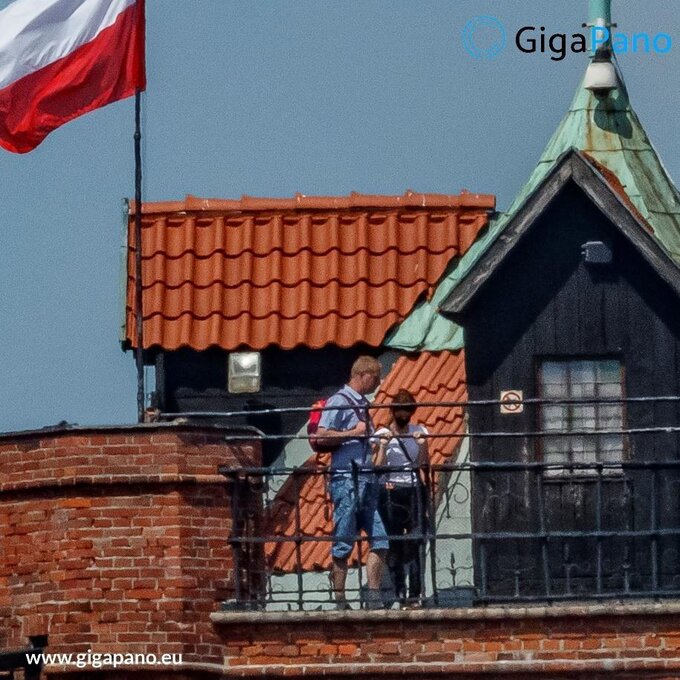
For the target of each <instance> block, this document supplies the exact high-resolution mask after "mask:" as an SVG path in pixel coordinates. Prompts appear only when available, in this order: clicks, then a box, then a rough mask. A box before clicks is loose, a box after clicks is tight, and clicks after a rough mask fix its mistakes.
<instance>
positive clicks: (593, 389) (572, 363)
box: [539, 359, 624, 463]
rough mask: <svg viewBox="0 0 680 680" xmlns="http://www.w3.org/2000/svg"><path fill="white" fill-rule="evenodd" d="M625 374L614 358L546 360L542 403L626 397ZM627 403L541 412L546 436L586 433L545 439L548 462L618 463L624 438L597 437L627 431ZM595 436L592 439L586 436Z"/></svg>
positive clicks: (543, 409) (549, 408)
mask: <svg viewBox="0 0 680 680" xmlns="http://www.w3.org/2000/svg"><path fill="white" fill-rule="evenodd" d="M622 378H623V371H622V367H621V363H620V362H619V361H617V360H615V359H603V360H593V359H571V360H565V361H554V360H553V361H544V362H543V363H542V364H541V366H540V370H539V380H540V383H541V384H540V394H541V396H542V397H543V398H544V399H555V398H557V399H575V400H583V401H593V402H596V401H597V400H599V399H617V398H620V397H622V396H623V385H622ZM623 421H624V418H623V403H604V404H600V403H584V404H579V403H575V404H566V405H564V406H561V405H560V406H553V405H544V406H542V407H541V427H542V429H543V430H544V431H546V432H555V431H556V430H559V431H561V432H576V431H578V432H582V433H584V434H579V435H576V434H574V435H573V436H567V437H546V438H545V440H544V441H543V456H544V460H545V461H546V462H563V463H565V462H568V461H570V460H571V461H573V462H575V463H590V462H596V461H602V462H614V461H619V460H621V458H622V456H623V435H621V434H602V435H600V434H597V432H598V431H601V430H620V429H622V428H623ZM585 432H593V434H585Z"/></svg>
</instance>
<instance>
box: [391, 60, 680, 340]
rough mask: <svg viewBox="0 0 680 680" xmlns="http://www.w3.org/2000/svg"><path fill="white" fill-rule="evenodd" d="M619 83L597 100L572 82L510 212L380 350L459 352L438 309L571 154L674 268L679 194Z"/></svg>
mask: <svg viewBox="0 0 680 680" xmlns="http://www.w3.org/2000/svg"><path fill="white" fill-rule="evenodd" d="M619 83H620V87H619V88H618V89H617V90H616V91H614V92H613V93H612V94H610V95H609V96H608V97H606V98H598V97H597V96H595V95H594V94H593V93H592V92H591V91H590V90H586V89H585V88H584V87H583V83H580V84H579V86H578V88H577V90H576V94H575V95H574V98H573V101H572V103H571V106H570V107H569V111H568V112H567V114H566V115H565V117H564V119H563V120H562V122H561V123H560V125H559V127H558V128H557V130H556V131H555V133H554V134H553V136H552V138H551V139H550V141H549V142H548V144H547V146H546V148H545V150H544V151H543V154H542V155H541V158H540V160H539V162H538V164H537V166H536V168H535V169H534V171H533V172H532V174H531V176H530V177H529V180H528V181H527V183H526V184H525V185H524V187H523V188H522V190H521V191H520V192H519V194H518V195H517V197H516V198H515V200H514V201H513V203H512V205H511V206H510V208H509V209H508V210H507V211H506V212H505V213H501V214H499V215H498V217H496V218H495V219H494V220H492V221H491V223H490V224H489V228H488V229H487V230H486V232H485V233H484V234H483V235H481V237H480V238H479V239H478V240H477V241H476V242H475V244H474V245H473V246H472V247H471V248H470V249H469V250H468V251H467V253H466V254H465V255H464V256H463V257H462V258H461V260H460V262H459V263H458V266H457V267H455V268H453V269H451V270H450V271H449V272H448V273H447V275H446V276H445V277H444V278H443V279H442V281H441V283H440V284H439V285H438V286H437V289H436V290H435V292H434V294H433V295H432V298H431V299H430V300H426V301H421V302H420V303H419V304H418V305H417V306H416V308H415V309H414V310H413V312H412V313H411V314H409V316H408V317H407V318H406V319H405V321H404V322H402V323H401V324H400V325H399V326H398V327H397V328H395V329H394V331H393V332H392V333H391V334H390V336H389V337H388V339H387V341H386V344H387V345H389V346H391V347H394V348H400V349H406V350H418V349H429V350H439V349H456V348H459V347H462V346H463V336H462V331H461V329H460V327H459V326H458V325H457V324H456V323H454V322H453V321H451V320H450V319H448V318H447V317H445V316H444V315H443V314H441V313H440V312H441V308H442V305H444V304H445V301H446V300H447V299H448V298H449V297H450V296H451V295H452V294H453V291H454V290H455V289H456V287H457V286H458V285H459V284H460V282H461V281H462V280H463V279H464V278H465V277H466V276H467V274H468V273H469V272H470V270H471V269H472V268H473V267H474V266H475V265H476V263H477V262H478V260H479V259H480V258H481V257H482V256H483V255H484V253H485V252H486V251H487V249H489V248H490V247H491V245H492V244H493V243H494V242H495V241H496V240H497V239H498V238H501V235H502V234H503V233H504V231H505V229H506V227H507V226H508V224H509V223H510V222H511V220H512V218H513V217H514V216H515V214H516V213H517V211H518V210H519V209H520V208H521V207H522V206H523V205H524V204H525V202H526V201H527V200H528V199H529V197H530V196H531V195H532V194H533V193H534V192H535V191H536V189H537V188H538V187H539V186H540V185H541V184H542V183H543V182H544V180H545V178H546V177H547V175H548V174H549V173H550V172H551V171H552V170H553V168H554V167H555V165H556V164H557V163H558V162H559V160H560V159H561V158H562V157H563V156H564V155H565V154H566V153H567V152H569V150H571V149H576V150H578V151H581V152H584V153H585V154H587V156H588V157H589V159H591V160H592V161H593V164H594V165H595V166H596V167H599V169H600V174H602V175H603V176H604V177H605V178H606V179H607V180H608V184H609V185H610V186H611V187H612V189H613V190H614V191H616V192H617V193H619V194H620V193H621V192H620V188H622V189H623V192H624V194H625V196H626V199H627V200H628V201H629V203H630V205H631V206H632V208H633V209H631V212H633V213H634V212H635V211H637V213H638V216H639V217H641V218H642V220H643V221H644V222H646V223H647V224H648V225H649V226H650V227H651V228H652V231H653V237H654V239H655V240H656V241H657V242H658V245H659V246H660V247H661V248H662V249H663V250H665V251H666V253H667V255H668V256H669V257H670V258H672V259H673V260H675V261H676V262H680V193H679V192H678V190H677V188H676V187H675V185H674V184H673V182H672V180H671V179H670V177H669V175H668V173H667V171H666V169H665V168H664V166H663V164H662V163H661V160H660V159H659V156H658V154H657V153H656V150H655V149H654V147H653V146H652V143H651V142H650V140H649V138H648V137H647V134H646V132H645V131H644V128H643V127H642V124H641V123H640V120H639V119H638V117H637V115H636V114H635V112H634V111H633V109H632V107H631V105H630V100H629V97H628V92H627V90H626V87H625V85H624V83H623V78H622V77H621V74H620V73H619ZM607 172H609V173H611V176H608V175H607ZM614 178H615V181H614Z"/></svg>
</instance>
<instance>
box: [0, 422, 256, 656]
mask: <svg viewBox="0 0 680 680" xmlns="http://www.w3.org/2000/svg"><path fill="white" fill-rule="evenodd" d="M230 434H233V431H226V430H224V429H223V428H205V427H203V428H200V429H197V428H192V427H191V426H189V425H185V426H168V425H153V426H151V425H145V426H138V427H134V428H127V429H125V428H106V429H97V430H94V429H93V430H89V429H88V430H75V431H74V430H64V431H60V432H51V433H41V432H32V433H26V434H20V435H5V436H2V437H0V650H3V649H5V650H6V649H11V648H21V647H25V646H27V644H28V637H29V636H32V635H48V636H49V651H50V652H61V651H63V652H70V653H74V654H75V653H79V652H87V650H88V649H91V650H92V651H93V652H97V651H102V652H108V653H115V652H121V653H135V652H140V653H141V652H144V653H147V654H148V653H155V654H158V655H160V654H164V653H182V654H183V660H184V661H185V662H188V663H192V662H201V663H221V662H222V657H223V653H222V649H221V645H220V641H219V639H218V637H217V636H216V634H215V630H214V627H213V625H212V623H211V622H210V619H209V614H210V613H211V612H212V611H213V610H214V609H215V608H216V607H217V605H218V603H219V602H221V601H222V600H223V599H225V598H227V597H229V596H230V595H232V586H233V576H234V575H233V573H232V555H231V549H230V547H229V544H228V538H229V535H230V531H231V519H230V517H231V507H230V502H229V501H230V496H231V491H230V484H229V482H228V481H227V480H225V478H224V477H222V476H221V475H219V474H218V473H217V469H218V466H220V465H233V466H252V465H258V464H259V462H260V458H259V447H258V446H256V445H255V444H253V443H252V442H247V441H246V442H243V441H238V442H236V443H231V444H229V443H227V441H226V440H225V438H226V437H227V436H228V435H230ZM241 434H243V433H241Z"/></svg>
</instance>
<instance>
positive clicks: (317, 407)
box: [307, 392, 368, 453]
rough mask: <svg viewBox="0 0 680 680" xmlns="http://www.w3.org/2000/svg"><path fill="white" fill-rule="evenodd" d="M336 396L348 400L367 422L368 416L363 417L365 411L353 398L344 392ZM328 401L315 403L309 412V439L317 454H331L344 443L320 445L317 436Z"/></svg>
mask: <svg viewBox="0 0 680 680" xmlns="http://www.w3.org/2000/svg"><path fill="white" fill-rule="evenodd" d="M336 394H339V395H340V396H341V397H343V398H344V399H346V400H347V403H348V404H349V405H352V404H354V407H353V409H352V410H353V411H354V413H355V414H356V416H357V418H359V420H364V421H365V420H367V418H368V414H366V416H364V417H362V415H361V411H362V410H363V409H359V405H358V404H356V403H355V402H354V400H353V399H352V398H350V397H349V396H348V395H346V394H343V393H342V392H336ZM327 401H328V398H326V399H319V401H315V402H314V404H312V410H311V411H310V412H309V420H308V421H307V436H308V437H309V445H310V446H311V447H312V451H316V452H317V453H330V452H331V451H335V449H337V448H338V447H339V446H340V444H342V442H338V443H337V444H336V445H335V446H330V447H329V446H321V444H320V443H319V438H318V437H317V436H316V433H317V432H318V430H319V422H320V420H321V415H322V414H323V407H324V406H325V405H326V402H327Z"/></svg>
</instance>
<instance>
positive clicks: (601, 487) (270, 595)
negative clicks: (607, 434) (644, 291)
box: [220, 460, 680, 610]
mask: <svg viewBox="0 0 680 680" xmlns="http://www.w3.org/2000/svg"><path fill="white" fill-rule="evenodd" d="M409 469H411V468H409ZM394 470H395V468H394V467H391V468H385V467H380V468H379V467H375V468H371V469H368V468H367V469H360V468H358V467H356V466H355V467H353V469H352V470H351V471H349V472H347V473H345V474H347V475H349V476H350V477H351V479H352V485H353V486H354V488H355V489H356V488H357V487H358V486H359V485H360V484H361V483H368V482H369V481H370V482H371V483H373V488H374V492H375V494H376V495H379V494H380V488H381V486H382V485H383V483H384V479H385V474H386V473H388V472H393V471H394ZM220 472H221V473H222V474H223V475H225V476H226V477H227V478H228V479H229V480H230V481H231V482H232V488H233V494H232V513H233V527H234V529H233V533H232V536H231V537H230V544H231V547H232V550H233V561H234V573H235V575H236V577H235V582H234V598H233V601H232V602H231V606H234V607H237V608H256V609H300V610H302V609H316V608H326V607H332V606H333V605H334V600H333V592H332V589H331V586H330V582H329V580H328V574H329V569H330V564H331V560H330V556H329V555H330V549H331V546H332V544H333V541H334V540H339V539H345V540H347V541H348V542H351V543H355V542H356V545H357V548H356V550H355V552H354V553H353V556H352V558H351V559H350V572H351V575H350V579H349V581H348V588H347V597H348V600H349V601H350V603H351V602H354V606H355V607H360V606H364V605H365V603H366V567H365V557H366V551H367V547H368V546H367V544H368V543H369V542H370V540H371V539H372V538H374V537H373V536H369V535H366V534H365V533H363V532H360V533H357V534H355V535H351V536H345V537H341V536H337V535H336V536H335V537H334V536H333V506H332V502H331V499H330V496H329V493H328V486H329V481H330V478H331V476H332V475H333V474H334V473H333V472H332V471H331V470H330V469H329V468H328V467H327V466H324V465H314V464H311V465H305V466H303V467H297V468H283V469H277V470H272V469H269V468H241V469H234V468H222V469H221V470H220ZM335 474H337V473H335ZM418 476H419V478H420V480H421V486H422V488H423V490H424V493H423V495H422V502H418V504H417V507H413V508H412V509H411V511H412V512H413V513H415V515H416V516H415V517H412V518H411V519H412V522H411V529H410V530H409V531H404V532H402V533H401V534H400V535H395V534H391V535H389V536H388V538H389V541H390V552H394V551H395V549H396V548H398V544H399V543H400V542H403V543H407V542H408V543H410V544H411V545H412V546H416V549H415V550H414V551H412V553H411V554H412V559H415V560H418V562H419V564H420V566H421V570H420V576H419V578H420V579H421V583H420V584H419V585H420V589H419V590H420V597H419V602H418V603H417V604H419V605H420V606H432V607H441V606H462V605H473V604H488V603H491V602H532V601H533V602H537V601H541V602H556V601H563V600H571V599H584V598H594V599H598V600H602V599H608V598H631V597H645V598H646V597H654V598H656V597H665V596H678V595H680V487H679V485H680V461H676V460H667V461H650V462H632V461H626V460H621V461H615V462H607V463H603V462H598V463H576V462H570V463H568V464H550V463H545V462H461V463H457V462H451V463H448V464H444V465H431V466H424V467H421V468H420V469H419V471H418ZM416 497H417V498H421V496H419V495H416ZM390 502H391V501H390V500H389V499H388V500H387V501H386V502H385V501H383V503H382V506H381V508H380V512H381V516H382V517H383V519H384V518H385V515H386V513H389V512H390V510H391V509H392V510H394V508H393V507H392V508H390ZM389 554H390V553H388V560H389ZM385 571H386V574H385V577H384V579H383V590H382V594H381V597H382V600H383V603H384V605H385V606H387V607H389V606H392V605H393V604H394V603H395V601H397V599H398V598H397V597H396V593H395V592H394V589H393V584H391V583H390V580H391V579H390V577H391V576H393V573H391V572H393V570H390V569H386V570H385Z"/></svg>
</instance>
